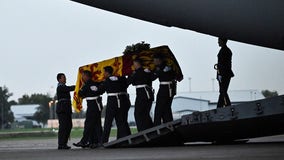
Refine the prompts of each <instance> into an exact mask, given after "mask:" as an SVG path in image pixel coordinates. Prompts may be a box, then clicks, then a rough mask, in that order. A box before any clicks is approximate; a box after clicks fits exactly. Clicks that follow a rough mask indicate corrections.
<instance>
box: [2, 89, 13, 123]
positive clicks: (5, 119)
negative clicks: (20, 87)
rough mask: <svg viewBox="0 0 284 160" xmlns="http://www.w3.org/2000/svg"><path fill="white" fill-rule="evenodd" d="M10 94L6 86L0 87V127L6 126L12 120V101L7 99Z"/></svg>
mask: <svg viewBox="0 0 284 160" xmlns="http://www.w3.org/2000/svg"><path fill="white" fill-rule="evenodd" d="M12 95H13V94H12V93H9V90H8V88H7V87H5V86H4V87H0V128H8V127H9V125H8V124H11V123H12V122H13V121H14V115H13V112H11V104H13V102H9V101H8V99H9V97H11V96H12Z"/></svg>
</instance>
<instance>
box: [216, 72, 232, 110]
mask: <svg viewBox="0 0 284 160" xmlns="http://www.w3.org/2000/svg"><path fill="white" fill-rule="evenodd" d="M230 81H231V77H227V76H222V80H221V82H220V81H218V82H219V93H220V94H219V99H218V103H217V108H221V107H224V106H230V105H231V101H230V98H229V95H228V93H227V92H228V88H229V84H230Z"/></svg>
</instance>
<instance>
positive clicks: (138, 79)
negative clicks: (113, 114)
mask: <svg viewBox="0 0 284 160" xmlns="http://www.w3.org/2000/svg"><path fill="white" fill-rule="evenodd" d="M142 65H143V62H142V60H141V59H139V58H136V59H135V60H134V61H133V66H134V68H135V71H134V72H133V74H132V75H131V76H129V77H128V84H132V85H134V86H135V87H136V99H135V110H134V117H135V122H136V125H137V130H138V131H142V130H145V129H148V128H151V127H153V122H152V119H151V117H150V110H151V106H152V102H153V99H154V94H153V91H152V78H153V74H152V72H151V71H150V70H149V69H147V68H145V69H144V68H143V67H142Z"/></svg>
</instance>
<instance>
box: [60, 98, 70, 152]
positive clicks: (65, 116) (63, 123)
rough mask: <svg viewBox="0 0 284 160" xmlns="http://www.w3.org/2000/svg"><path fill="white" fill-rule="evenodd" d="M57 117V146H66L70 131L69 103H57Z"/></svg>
mask: <svg viewBox="0 0 284 160" xmlns="http://www.w3.org/2000/svg"><path fill="white" fill-rule="evenodd" d="M56 112H57V117H58V121H59V130H58V145H59V146H64V145H67V142H68V139H69V137H70V133H71V129H72V112H71V101H62V102H58V104H57V108H56Z"/></svg>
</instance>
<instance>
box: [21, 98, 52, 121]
mask: <svg viewBox="0 0 284 160" xmlns="http://www.w3.org/2000/svg"><path fill="white" fill-rule="evenodd" d="M51 100H52V98H51V97H50V96H49V95H48V94H46V95H45V94H32V95H31V96H29V95H23V97H22V98H19V104H39V105H40V106H39V107H38V108H37V111H36V113H35V114H34V116H33V119H34V120H36V121H37V122H38V123H42V124H46V123H47V120H48V119H49V111H50V109H49V102H50V101H51Z"/></svg>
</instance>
